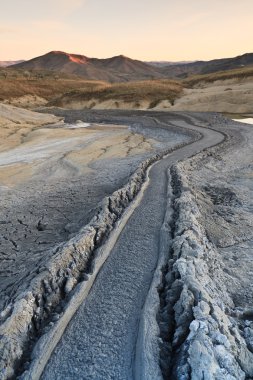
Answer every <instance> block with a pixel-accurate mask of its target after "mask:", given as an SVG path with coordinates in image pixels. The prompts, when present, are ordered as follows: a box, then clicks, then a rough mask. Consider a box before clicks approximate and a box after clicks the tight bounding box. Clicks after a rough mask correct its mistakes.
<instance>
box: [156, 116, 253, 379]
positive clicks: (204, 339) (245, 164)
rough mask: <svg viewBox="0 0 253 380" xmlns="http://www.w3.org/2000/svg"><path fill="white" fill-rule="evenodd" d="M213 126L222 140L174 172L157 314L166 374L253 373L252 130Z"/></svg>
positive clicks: (205, 119)
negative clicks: (169, 239) (168, 238)
mask: <svg viewBox="0 0 253 380" xmlns="http://www.w3.org/2000/svg"><path fill="white" fill-rule="evenodd" d="M199 117H200V118H201V119H202V125H203V124H204V123H206V122H208V117H207V116H206V115H199ZM209 120H210V119H209ZM207 126H208V124H207ZM212 127H214V128H216V129H218V130H221V131H222V132H223V133H225V134H226V135H227V139H226V141H225V142H224V143H223V144H221V145H220V146H218V147H215V148H212V149H209V150H208V151H207V152H205V153H201V154H199V155H197V156H195V157H194V158H192V159H190V160H188V161H185V162H184V163H181V164H178V165H177V166H175V167H173V168H172V169H171V178H172V188H173V192H174V196H173V199H172V207H173V209H174V217H173V222H172V226H173V240H172V246H171V249H170V253H169V257H168V261H167V265H166V266H165V267H164V276H163V286H162V288H161V291H160V296H161V309H160V313H159V317H158V320H159V325H160V330H161V337H162V339H163V343H162V344H161V351H160V364H161V368H162V370H163V376H164V378H165V379H172V378H173V379H189V380H190V379H203V378H204V379H230V380H231V379H234V380H238V379H251V378H253V364H252V363H253V349H252V348H253V347H252V339H253V329H252V328H253V325H252V310H253V302H252V266H253V259H252V257H253V256H252V255H253V245H252V225H253V215H252V190H253V179H252V169H253V162H252V161H253V159H252V143H253V129H252V127H250V126H246V125H244V126H240V125H239V124H236V123H233V122H229V121H226V120H224V119H223V118H222V117H220V116H216V117H214V118H213V120H212Z"/></svg>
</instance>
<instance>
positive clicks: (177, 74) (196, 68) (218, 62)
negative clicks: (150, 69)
mask: <svg viewBox="0 0 253 380" xmlns="http://www.w3.org/2000/svg"><path fill="white" fill-rule="evenodd" d="M250 65H253V53H246V54H243V55H239V56H237V57H234V58H223V59H214V60H211V61H196V62H190V63H185V64H182V63H179V64H175V65H171V64H170V65H168V66H165V67H163V68H161V72H162V73H163V75H164V76H168V77H172V78H186V77H189V76H190V75H196V74H197V75H201V74H211V73H215V72H218V71H226V70H232V69H239V68H242V67H247V66H250Z"/></svg>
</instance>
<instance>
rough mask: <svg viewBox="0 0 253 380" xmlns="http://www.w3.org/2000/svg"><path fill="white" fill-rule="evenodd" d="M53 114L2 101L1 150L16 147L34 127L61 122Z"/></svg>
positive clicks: (0, 120)
mask: <svg viewBox="0 0 253 380" xmlns="http://www.w3.org/2000/svg"><path fill="white" fill-rule="evenodd" d="M59 120H60V119H59V118H58V117H56V116H53V115H47V114H40V113H37V112H32V111H29V110H25V109H21V108H17V107H14V106H11V105H7V104H3V103H0V152H2V151H5V150H9V149H11V148H14V147H15V146H17V145H19V144H21V143H22V141H23V139H24V138H25V137H26V136H27V134H29V133H30V132H31V131H32V130H33V129H37V128H40V127H41V126H43V125H46V124H52V123H56V122H59Z"/></svg>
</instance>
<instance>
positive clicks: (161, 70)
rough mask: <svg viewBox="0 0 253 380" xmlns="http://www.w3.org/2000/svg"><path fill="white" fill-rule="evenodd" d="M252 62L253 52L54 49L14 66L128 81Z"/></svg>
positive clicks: (220, 69) (245, 64) (217, 68)
mask: <svg viewBox="0 0 253 380" xmlns="http://www.w3.org/2000/svg"><path fill="white" fill-rule="evenodd" d="M251 65H252V66H253V53H245V54H243V55H239V56H236V57H232V58H221V59H213V60H210V61H192V62H188V61H186V62H183V61H181V62H176V63H173V62H169V61H168V62H166V61H157V62H156V63H155V62H144V61H140V60H136V59H131V58H129V57H126V56H125V55H122V54H121V55H117V56H113V57H111V58H102V59H100V58H90V57H87V56H85V55H81V54H72V53H66V52H62V51H57V50H54V51H51V52H49V53H46V54H44V55H42V56H39V57H35V58H33V59H31V60H28V61H24V62H21V63H18V64H14V65H12V66H11V67H13V68H20V69H25V70H51V71H57V72H62V73H66V74H75V75H78V76H81V77H84V78H85V79H88V80H103V81H107V82H127V81H135V80H147V79H165V78H174V79H180V78H182V79H184V78H187V77H188V76H190V75H201V74H210V73H215V72H218V71H227V70H231V69H237V68H240V67H244V66H251Z"/></svg>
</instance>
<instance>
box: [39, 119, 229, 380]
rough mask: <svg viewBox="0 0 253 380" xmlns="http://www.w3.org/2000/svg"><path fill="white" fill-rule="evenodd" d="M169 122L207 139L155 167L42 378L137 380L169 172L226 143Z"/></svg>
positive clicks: (220, 137) (213, 135) (181, 123)
mask: <svg viewBox="0 0 253 380" xmlns="http://www.w3.org/2000/svg"><path fill="white" fill-rule="evenodd" d="M170 118H172V119H170V123H172V124H174V125H177V126H181V127H184V128H189V129H192V130H195V131H198V132H201V133H202V135H203V138H202V139H201V140H199V141H197V142H194V143H192V144H189V145H187V146H185V147H183V148H180V149H178V150H176V151H175V152H173V153H171V154H170V155H169V156H168V157H166V158H164V159H162V160H161V161H159V162H158V163H157V164H155V165H154V166H153V167H152V169H151V171H150V173H149V177H150V182H149V185H148V187H147V189H146V191H145V193H144V196H143V198H142V201H141V203H140V205H139V206H138V207H137V208H136V209H135V211H134V212H133V214H132V216H131V217H130V219H129V220H128V223H127V224H126V226H125V228H124V229H123V231H122V233H121V235H120V237H119V239H118V241H117V243H116V244H115V246H114V248H113V250H112V252H111V254H110V256H109V258H108V259H107V261H106V263H105V264H104V266H103V268H102V269H101V271H100V273H99V274H98V276H97V279H96V281H95V283H94V285H93V287H92V289H91V291H90V294H89V296H88V297H87V299H86V301H85V302H84V303H83V304H82V306H81V307H80V308H79V310H78V312H77V313H76V315H75V316H74V318H73V319H72V321H71V322H70V324H69V326H68V327H67V329H66V331H65V333H64V335H63V337H62V339H61V341H60V343H59V344H58V346H57V348H56V350H55V352H54V354H53V355H52V357H51V359H50V361H49V362H48V365H47V367H46V369H45V371H44V373H43V375H42V378H43V379H44V380H46V379H48V380H49V379H62V378H65V379H77V378H78V379H87V380H88V379H96V380H102V379H103V380H107V379H121V380H124V379H127V380H131V379H133V378H134V373H133V367H134V365H133V364H134V359H135V348H136V347H135V346H136V339H137V334H138V327H139V319H140V316H141V313H142V307H143V304H144V302H145V299H146V297H147V293H148V291H149V288H150V284H151V281H152V278H153V273H154V270H155V268H156V265H157V259H158V256H159V248H160V247H159V240H160V231H161V227H162V224H163V219H164V215H165V209H166V205H167V200H166V195H167V192H166V190H167V170H168V168H169V167H170V166H171V165H172V164H174V163H175V162H177V161H178V160H182V159H184V158H187V157H189V156H191V155H193V154H195V153H196V152H199V151H201V150H202V149H204V148H207V147H209V146H212V145H215V144H218V143H219V142H221V141H222V140H223V135H222V134H221V133H218V132H215V131H213V130H210V129H205V128H200V127H196V126H193V125H191V124H188V123H187V118H184V119H180V117H178V116H177V117H176V116H175V118H174V120H173V116H170ZM157 123H159V120H157Z"/></svg>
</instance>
